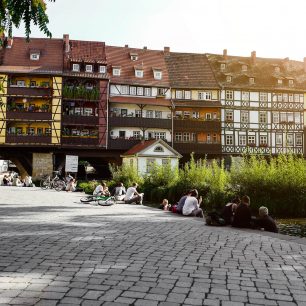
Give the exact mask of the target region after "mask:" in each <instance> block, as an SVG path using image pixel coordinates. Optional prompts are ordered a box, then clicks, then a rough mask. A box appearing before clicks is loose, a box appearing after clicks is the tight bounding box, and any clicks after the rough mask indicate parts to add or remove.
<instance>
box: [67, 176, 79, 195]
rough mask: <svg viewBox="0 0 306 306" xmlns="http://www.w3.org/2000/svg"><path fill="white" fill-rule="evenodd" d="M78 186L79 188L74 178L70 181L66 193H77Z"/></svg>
mask: <svg viewBox="0 0 306 306" xmlns="http://www.w3.org/2000/svg"><path fill="white" fill-rule="evenodd" d="M76 186H77V182H76V180H75V178H74V177H72V178H71V179H70V181H69V182H68V184H67V186H66V191H67V192H69V191H71V192H74V191H76Z"/></svg>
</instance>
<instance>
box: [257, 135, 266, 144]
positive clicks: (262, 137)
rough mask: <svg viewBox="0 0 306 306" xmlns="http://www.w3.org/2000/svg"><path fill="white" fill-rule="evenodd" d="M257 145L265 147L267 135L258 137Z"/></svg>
mask: <svg viewBox="0 0 306 306" xmlns="http://www.w3.org/2000/svg"><path fill="white" fill-rule="evenodd" d="M259 144H260V145H267V144H268V136H267V135H259Z"/></svg>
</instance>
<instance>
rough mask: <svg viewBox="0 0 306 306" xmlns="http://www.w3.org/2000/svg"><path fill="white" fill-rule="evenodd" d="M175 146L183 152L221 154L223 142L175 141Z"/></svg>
mask: <svg viewBox="0 0 306 306" xmlns="http://www.w3.org/2000/svg"><path fill="white" fill-rule="evenodd" d="M173 146H174V149H175V150H177V151H178V152H179V153H181V154H190V153H191V152H194V153H196V154H221V143H204V142H203V143H201V142H174V145H173Z"/></svg>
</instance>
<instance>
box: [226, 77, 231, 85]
mask: <svg viewBox="0 0 306 306" xmlns="http://www.w3.org/2000/svg"><path fill="white" fill-rule="evenodd" d="M226 82H227V83H231V82H232V76H230V75H227V76H226Z"/></svg>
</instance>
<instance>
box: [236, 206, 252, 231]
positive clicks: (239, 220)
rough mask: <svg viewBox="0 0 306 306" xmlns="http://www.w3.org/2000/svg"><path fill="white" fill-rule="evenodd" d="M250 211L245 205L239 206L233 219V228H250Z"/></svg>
mask: <svg viewBox="0 0 306 306" xmlns="http://www.w3.org/2000/svg"><path fill="white" fill-rule="evenodd" d="M251 217H252V215H251V210H250V208H249V206H248V205H246V204H243V203H241V204H239V205H238V207H237V209H236V212H235V215H234V219H233V223H232V226H234V227H251Z"/></svg>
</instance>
